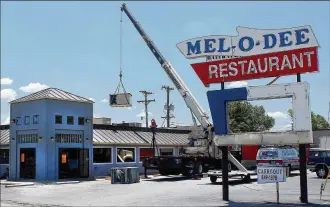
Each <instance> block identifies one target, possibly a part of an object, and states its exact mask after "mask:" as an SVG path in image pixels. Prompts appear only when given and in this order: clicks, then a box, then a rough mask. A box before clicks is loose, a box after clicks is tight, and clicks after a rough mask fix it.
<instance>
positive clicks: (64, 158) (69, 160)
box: [59, 148, 79, 179]
mask: <svg viewBox="0 0 330 207" xmlns="http://www.w3.org/2000/svg"><path fill="white" fill-rule="evenodd" d="M78 157H79V154H78V149H75V148H61V149H59V178H60V179H63V178H78V177H79V170H78V161H79V160H78Z"/></svg>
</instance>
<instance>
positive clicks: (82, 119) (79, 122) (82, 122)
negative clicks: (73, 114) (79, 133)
mask: <svg viewBox="0 0 330 207" xmlns="http://www.w3.org/2000/svg"><path fill="white" fill-rule="evenodd" d="M84 124H85V118H84V117H78V125H84Z"/></svg>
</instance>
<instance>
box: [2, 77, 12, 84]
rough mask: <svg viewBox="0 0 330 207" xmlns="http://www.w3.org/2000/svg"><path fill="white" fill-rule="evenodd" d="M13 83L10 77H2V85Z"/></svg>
mask: <svg viewBox="0 0 330 207" xmlns="http://www.w3.org/2000/svg"><path fill="white" fill-rule="evenodd" d="M12 83H13V80H12V79H10V78H1V85H10V84H12Z"/></svg>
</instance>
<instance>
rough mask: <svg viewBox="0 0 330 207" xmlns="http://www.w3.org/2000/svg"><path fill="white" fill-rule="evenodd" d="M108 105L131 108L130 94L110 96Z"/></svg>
mask: <svg viewBox="0 0 330 207" xmlns="http://www.w3.org/2000/svg"><path fill="white" fill-rule="evenodd" d="M109 103H110V106H111V107H132V94H130V93H118V94H110V100H109Z"/></svg>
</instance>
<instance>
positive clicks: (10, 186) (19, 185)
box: [5, 183, 34, 188]
mask: <svg viewBox="0 0 330 207" xmlns="http://www.w3.org/2000/svg"><path fill="white" fill-rule="evenodd" d="M33 185H34V183H32V184H12V185H5V187H6V188H13V187H24V186H33Z"/></svg>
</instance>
